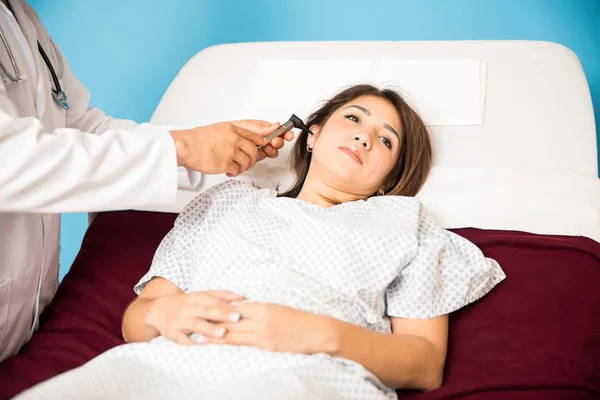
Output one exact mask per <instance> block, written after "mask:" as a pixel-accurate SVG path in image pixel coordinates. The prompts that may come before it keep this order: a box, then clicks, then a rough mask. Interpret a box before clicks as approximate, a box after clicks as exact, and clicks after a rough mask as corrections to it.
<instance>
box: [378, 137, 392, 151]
mask: <svg viewBox="0 0 600 400" xmlns="http://www.w3.org/2000/svg"><path fill="white" fill-rule="evenodd" d="M380 139H381V141H382V142H383V144H384V145H385V147H387V148H388V149H391V148H392V142H391V141H390V139H388V138H386V137H383V136H382V137H380Z"/></svg>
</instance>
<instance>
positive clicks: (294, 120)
mask: <svg viewBox="0 0 600 400" xmlns="http://www.w3.org/2000/svg"><path fill="white" fill-rule="evenodd" d="M292 128H298V129H301V130H302V131H306V132H308V133H310V134H311V135H312V134H313V133H312V132H311V131H310V129H308V127H307V126H306V125H304V122H302V120H301V119H300V118H298V117H297V116H296V115H295V114H292V116H291V117H290V119H289V120H288V121H287V122H286V123H284V124H283V125H281V126H280V127H279V128H277V129H276V130H275V131H274V132H273V133H270V134H268V135H267V136H265V138H266V139H267V144H268V143H269V142H271V139H273V138H275V137H277V136H279V135H283V134H284V133H286V132H287V131H289V130H291V129H292ZM266 146H267V145H264V146H260V147H259V148H258V151H261V150H262V149H264V148H265V147H266Z"/></svg>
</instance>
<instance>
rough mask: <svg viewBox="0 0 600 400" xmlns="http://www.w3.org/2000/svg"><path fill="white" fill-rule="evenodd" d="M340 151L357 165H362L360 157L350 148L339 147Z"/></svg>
mask: <svg viewBox="0 0 600 400" xmlns="http://www.w3.org/2000/svg"><path fill="white" fill-rule="evenodd" d="M340 150H342V151H343V152H344V153H346V154H348V155H349V156H350V158H352V159H353V160H354V161H356V162H357V163H359V164H362V160H361V159H360V157H359V156H358V155H357V154H356V153H355V152H353V151H352V149H351V148H350V147H348V146H342V147H340Z"/></svg>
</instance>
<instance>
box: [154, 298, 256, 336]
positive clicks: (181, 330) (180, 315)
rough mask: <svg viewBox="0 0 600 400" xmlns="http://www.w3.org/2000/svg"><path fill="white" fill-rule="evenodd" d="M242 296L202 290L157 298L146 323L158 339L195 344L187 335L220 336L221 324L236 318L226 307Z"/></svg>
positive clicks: (223, 331)
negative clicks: (164, 338) (156, 334)
mask: <svg viewBox="0 0 600 400" xmlns="http://www.w3.org/2000/svg"><path fill="white" fill-rule="evenodd" d="M243 299H244V297H243V296H240V295H238V294H235V293H231V292H224V291H206V292H195V293H181V294H175V295H168V296H161V297H157V298H155V299H153V300H152V303H150V306H149V307H148V312H147V314H146V318H145V320H146V323H147V324H148V325H149V326H151V327H152V328H154V329H156V330H157V331H158V333H159V334H160V335H161V336H164V337H166V338H168V339H171V340H173V341H175V342H178V343H181V344H189V345H192V344H197V343H196V342H195V341H193V340H192V339H191V338H190V337H189V335H190V334H193V333H199V334H201V335H202V336H204V337H207V338H210V337H222V336H223V335H224V334H225V332H226V330H225V328H224V327H222V326H219V325H218V324H222V323H224V322H230V323H231V322H235V321H238V320H239V318H240V315H239V314H238V313H237V312H236V311H235V310H234V309H233V307H232V306H231V305H230V303H231V302H234V301H241V300H243Z"/></svg>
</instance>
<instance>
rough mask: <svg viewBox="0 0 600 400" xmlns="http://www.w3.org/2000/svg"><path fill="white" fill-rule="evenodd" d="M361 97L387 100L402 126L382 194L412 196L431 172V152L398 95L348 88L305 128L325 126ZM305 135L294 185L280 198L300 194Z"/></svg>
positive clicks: (306, 157)
mask: <svg viewBox="0 0 600 400" xmlns="http://www.w3.org/2000/svg"><path fill="white" fill-rule="evenodd" d="M361 96H374V97H379V98H382V99H384V100H387V101H388V102H389V103H390V104H392V105H393V106H394V107H395V108H396V111H397V112H398V116H399V117H400V123H401V125H402V135H401V136H402V143H401V148H400V154H399V156H398V160H397V161H396V164H395V165H394V167H393V168H392V171H391V172H390V174H389V175H388V179H387V181H386V184H385V187H386V189H385V194H386V195H398V196H415V195H416V194H417V193H418V192H419V190H420V189H421V187H422V186H423V184H425V180H426V179H427V176H428V174H429V171H430V170H431V164H432V160H433V152H432V148H431V140H430V138H429V132H428V130H427V127H426V126H425V123H424V122H423V120H422V119H421V117H420V116H419V114H417V113H416V111H414V110H413V109H412V108H411V107H410V106H409V105H408V103H406V101H404V99H403V98H402V96H401V95H400V94H399V93H397V92H395V91H393V90H390V89H384V90H381V89H378V88H376V87H374V86H371V85H356V86H351V87H349V88H348V89H345V90H344V91H342V92H340V93H338V94H337V95H335V96H334V97H333V98H331V99H329V100H328V101H327V102H326V103H325V104H324V105H323V106H322V107H321V108H319V109H318V110H317V111H315V112H313V113H312V114H311V115H310V116H309V117H308V118H307V119H306V121H305V124H306V126H308V127H309V128H310V127H311V126H314V125H318V126H321V127H322V126H324V125H325V123H327V121H328V120H329V118H330V117H331V115H332V114H333V113H334V112H335V111H336V110H337V109H339V108H340V107H341V106H343V105H344V104H347V103H348V102H350V101H352V100H354V99H356V98H358V97H361ZM308 135H309V133H308V132H305V131H303V132H302V133H301V134H300V135H299V136H298V139H297V140H296V143H295V144H294V147H293V149H292V152H291V155H290V162H291V167H292V170H293V171H294V173H295V174H296V182H295V183H294V185H293V186H292V187H291V188H290V189H289V190H287V191H286V192H284V193H281V194H280V195H279V196H280V197H293V198H296V197H298V194H299V193H300V191H301V190H302V186H303V185H304V181H305V180H306V175H307V174H308V169H309V166H310V160H311V153H310V152H308V151H307V149H306V144H307V138H308Z"/></svg>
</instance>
